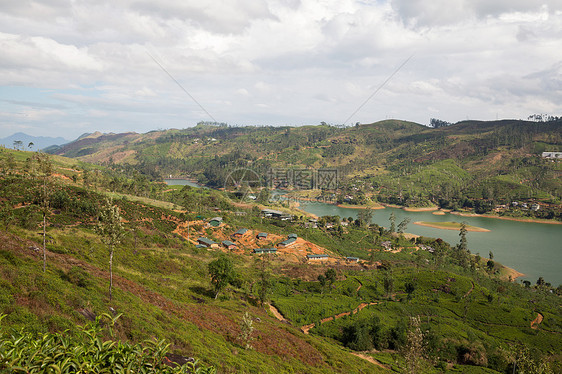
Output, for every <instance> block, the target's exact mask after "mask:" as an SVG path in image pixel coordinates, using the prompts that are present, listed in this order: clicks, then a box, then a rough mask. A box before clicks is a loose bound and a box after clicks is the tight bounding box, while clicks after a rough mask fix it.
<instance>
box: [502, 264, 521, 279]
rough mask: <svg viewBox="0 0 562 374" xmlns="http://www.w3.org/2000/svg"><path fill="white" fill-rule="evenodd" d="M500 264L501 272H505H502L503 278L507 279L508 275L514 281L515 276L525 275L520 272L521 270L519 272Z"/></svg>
mask: <svg viewBox="0 0 562 374" xmlns="http://www.w3.org/2000/svg"><path fill="white" fill-rule="evenodd" d="M502 266H503V269H502V270H501V272H505V274H502V275H501V277H502V279H504V280H509V277H511V280H512V281H513V282H515V280H516V279H517V278H519V277H524V276H525V274H523V273H521V272H519V271H517V270H515V269H512V268H510V267H508V266H505V265H502Z"/></svg>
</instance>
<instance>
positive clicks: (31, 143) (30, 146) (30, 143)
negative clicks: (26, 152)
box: [27, 142, 35, 149]
mask: <svg viewBox="0 0 562 374" xmlns="http://www.w3.org/2000/svg"><path fill="white" fill-rule="evenodd" d="M34 145H35V144H33V142H29V144H28V145H27V147H28V148H29V149H31V148H33V146H34Z"/></svg>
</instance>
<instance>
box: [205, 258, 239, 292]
mask: <svg viewBox="0 0 562 374" xmlns="http://www.w3.org/2000/svg"><path fill="white" fill-rule="evenodd" d="M208 270H209V275H210V276H211V283H212V285H213V288H214V289H215V299H216V298H217V297H218V296H219V292H220V291H222V290H223V289H224V288H225V287H226V286H227V285H228V283H230V282H231V281H232V280H233V279H234V265H233V264H232V261H231V260H230V259H229V258H228V257H226V256H224V255H221V256H220V257H219V258H218V259H216V260H214V261H212V262H210V263H209V265H208Z"/></svg>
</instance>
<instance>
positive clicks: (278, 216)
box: [261, 209, 293, 221]
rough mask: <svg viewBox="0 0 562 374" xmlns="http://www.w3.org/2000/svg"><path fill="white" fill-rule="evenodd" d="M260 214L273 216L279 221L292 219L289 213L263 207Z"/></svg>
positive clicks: (268, 216) (267, 216)
mask: <svg viewBox="0 0 562 374" xmlns="http://www.w3.org/2000/svg"><path fill="white" fill-rule="evenodd" d="M261 214H262V216H263V217H264V218H274V219H279V220H281V221H290V220H292V219H293V216H292V215H291V214H289V213H285V212H281V211H279V210H273V209H263V210H262V211H261Z"/></svg>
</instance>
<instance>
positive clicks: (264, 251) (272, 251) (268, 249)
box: [254, 248, 277, 254]
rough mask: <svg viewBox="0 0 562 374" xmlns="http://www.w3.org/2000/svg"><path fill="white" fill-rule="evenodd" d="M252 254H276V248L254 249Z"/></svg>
mask: <svg viewBox="0 0 562 374" xmlns="http://www.w3.org/2000/svg"><path fill="white" fill-rule="evenodd" d="M254 253H257V254H262V253H277V248H256V249H254Z"/></svg>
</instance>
